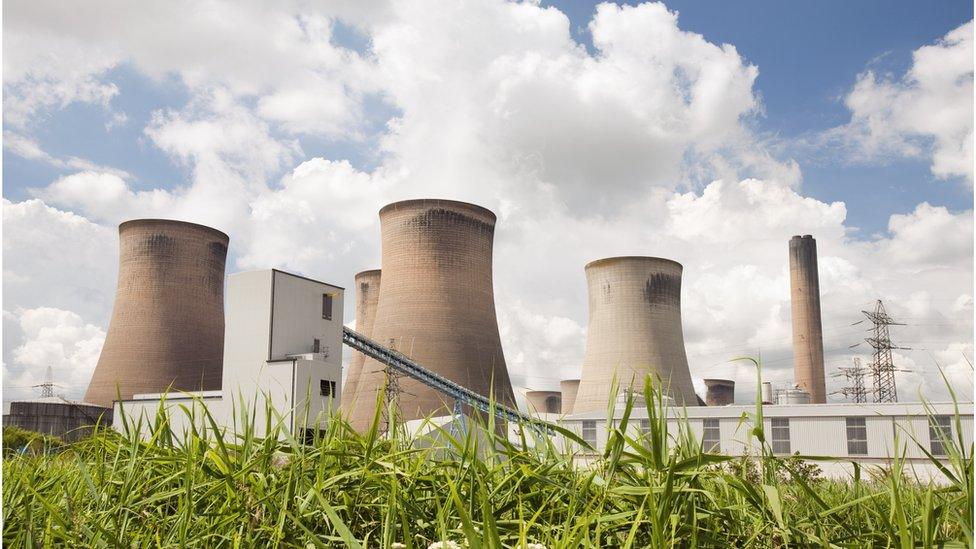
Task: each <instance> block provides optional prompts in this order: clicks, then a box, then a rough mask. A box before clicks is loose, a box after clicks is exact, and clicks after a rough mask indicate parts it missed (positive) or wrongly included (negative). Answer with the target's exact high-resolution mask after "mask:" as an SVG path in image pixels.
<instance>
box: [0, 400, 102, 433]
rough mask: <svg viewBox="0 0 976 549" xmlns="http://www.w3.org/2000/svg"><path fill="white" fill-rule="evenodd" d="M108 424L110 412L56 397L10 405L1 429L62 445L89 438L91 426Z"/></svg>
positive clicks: (20, 401)
mask: <svg viewBox="0 0 976 549" xmlns="http://www.w3.org/2000/svg"><path fill="white" fill-rule="evenodd" d="M99 423H101V424H103V425H111V424H112V409H111V408H104V407H102V406H95V405H94V404H88V403H85V402H74V401H70V400H66V399H64V398H61V397H58V396H53V397H52V396H49V397H43V398H38V399H34V400H17V401H13V402H11V403H10V413H9V414H4V416H3V426H4V427H9V426H13V427H20V428H21V429H27V430H28V431H34V432H35V433H43V434H45V435H52V436H56V437H58V438H60V439H61V440H64V441H65V442H75V441H78V440H81V439H83V438H85V437H87V436H89V435H90V434H91V432H92V429H93V428H94V427H95V425H98V424H99Z"/></svg>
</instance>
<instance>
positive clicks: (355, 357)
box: [342, 269, 382, 411]
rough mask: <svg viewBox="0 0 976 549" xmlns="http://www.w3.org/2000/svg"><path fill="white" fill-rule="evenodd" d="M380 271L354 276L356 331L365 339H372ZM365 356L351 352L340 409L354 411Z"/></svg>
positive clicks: (378, 296) (378, 297) (378, 294)
mask: <svg viewBox="0 0 976 549" xmlns="http://www.w3.org/2000/svg"><path fill="white" fill-rule="evenodd" d="M381 273H382V271H380V270H379V269H374V270H372V271H363V272H361V273H358V274H356V331H357V332H359V333H361V334H363V335H364V336H366V337H369V338H372V337H373V323H374V321H375V320H376V306H377V304H378V303H379V301H380V275H381ZM365 363H366V355H364V354H362V353H360V352H358V351H353V352H352V357H350V358H349V370H348V372H347V373H346V381H345V384H344V385H343V387H342V409H343V410H344V411H348V410H353V409H355V407H356V405H355V402H354V401H353V399H352V397H353V396H355V395H357V394H358V391H357V390H356V387H357V386H358V385H359V378H360V376H362V373H363V364H365Z"/></svg>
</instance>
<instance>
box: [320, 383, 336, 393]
mask: <svg viewBox="0 0 976 549" xmlns="http://www.w3.org/2000/svg"><path fill="white" fill-rule="evenodd" d="M319 392H320V393H322V396H326V397H331V396H335V394H336V382H335V381H329V380H328V379H323V380H320V381H319Z"/></svg>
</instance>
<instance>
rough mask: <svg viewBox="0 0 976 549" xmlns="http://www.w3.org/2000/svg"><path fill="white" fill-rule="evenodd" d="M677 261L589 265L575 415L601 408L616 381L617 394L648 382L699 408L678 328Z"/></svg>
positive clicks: (617, 261) (620, 259) (646, 259)
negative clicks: (586, 317) (586, 318)
mask: <svg viewBox="0 0 976 549" xmlns="http://www.w3.org/2000/svg"><path fill="white" fill-rule="evenodd" d="M681 271H682V268H681V264H680V263H677V262H675V261H671V260H670V259H660V258H656V257H612V258H608V259H600V260H597V261H593V262H592V263H590V264H588V265H587V266H586V281H587V286H588V288H589V309H590V320H589V328H588V331H587V337H586V357H585V358H584V360H583V375H582V376H581V378H580V385H579V392H578V394H577V396H576V402H575V404H574V405H573V410H572V411H573V413H580V412H588V411H592V410H605V409H606V408H607V405H608V404H609V402H610V398H611V384H612V380H613V378H614V376H616V379H617V382H618V384H619V388H620V389H621V390H623V389H628V388H630V387H633V389H634V390H635V391H637V392H643V389H644V379H645V377H646V376H648V375H649V376H651V380H652V381H653V382H654V383H655V384H657V383H658V382H659V383H660V385H659V386H660V388H662V389H666V390H667V391H668V394H669V395H670V396H671V397H672V398H673V399H674V401H675V403H676V404H678V405H685V406H697V405H698V397H697V396H696V395H695V388H694V386H693V385H692V382H691V374H690V372H689V371H688V359H687V357H686V355H685V343H684V336H683V335H682V330H681Z"/></svg>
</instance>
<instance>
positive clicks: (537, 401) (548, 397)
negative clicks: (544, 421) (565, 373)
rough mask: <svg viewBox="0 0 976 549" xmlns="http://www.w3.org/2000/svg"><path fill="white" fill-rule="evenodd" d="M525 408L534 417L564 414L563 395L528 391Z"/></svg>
mask: <svg viewBox="0 0 976 549" xmlns="http://www.w3.org/2000/svg"><path fill="white" fill-rule="evenodd" d="M525 407H526V409H527V410H528V412H529V413H530V414H533V415H538V414H559V413H562V393H560V392H559V391H526V392H525Z"/></svg>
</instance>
